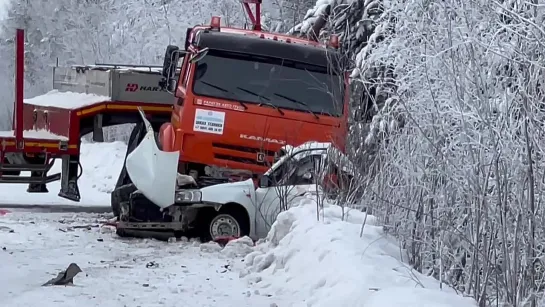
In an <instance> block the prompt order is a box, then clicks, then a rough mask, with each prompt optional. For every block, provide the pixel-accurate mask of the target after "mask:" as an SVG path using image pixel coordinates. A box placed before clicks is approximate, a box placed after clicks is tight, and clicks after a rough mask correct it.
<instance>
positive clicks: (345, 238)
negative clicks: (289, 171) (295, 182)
mask: <svg viewBox="0 0 545 307" xmlns="http://www.w3.org/2000/svg"><path fill="white" fill-rule="evenodd" d="M316 216H317V214H316V203H315V201H314V200H313V199H312V198H310V196H309V197H308V198H306V199H304V200H303V201H302V202H301V203H299V204H298V205H296V206H294V207H293V208H291V209H290V210H288V211H286V212H283V213H281V214H280V215H279V216H278V219H277V221H276V222H275V223H274V224H273V226H272V229H271V231H270V232H269V234H268V237H267V239H266V240H265V242H264V243H261V244H258V245H257V246H256V247H255V248H254V251H253V252H251V253H250V254H248V255H247V256H246V257H245V260H244V262H245V264H246V269H245V271H243V273H242V276H243V277H244V278H246V279H247V280H248V281H249V282H250V283H252V284H254V286H255V287H257V288H260V292H262V293H267V294H268V295H271V296H277V295H282V296H286V295H288V296H293V297H294V298H295V299H296V300H298V301H300V302H301V304H300V305H295V306H313V307H319V306H324V307H331V306H350V307H357V306H365V307H390V306H391V307H393V306H396V307H397V306H404V307H413V306H414V307H425V306H434V307H441V306H444V307H464V306H476V304H475V302H474V300H472V299H470V298H464V297H461V296H458V295H457V294H455V293H454V291H453V290H452V289H450V288H447V289H446V290H440V289H439V286H440V285H439V282H438V281H437V280H435V279H433V278H431V277H426V276H424V275H422V274H419V273H418V272H415V271H413V270H411V269H410V267H409V266H408V265H407V264H405V263H404V262H403V259H402V257H404V255H403V256H402V255H401V251H400V248H399V246H398V244H397V243H396V242H395V241H394V240H392V239H391V238H389V237H387V236H385V235H384V233H383V231H382V228H381V227H378V226H374V225H373V224H375V219H374V217H373V216H368V217H367V220H366V225H365V227H364V231H363V236H362V237H360V231H361V225H362V223H363V221H364V220H365V218H366V216H365V213H361V212H359V211H356V210H352V211H348V212H347V213H345V214H344V216H345V218H344V221H343V220H342V217H343V213H342V209H341V208H340V207H338V206H333V205H330V206H327V205H326V207H325V208H324V210H323V211H322V212H321V213H320V216H321V220H322V221H320V222H318V221H317V218H316ZM228 246H229V244H228ZM226 248H227V247H226ZM443 288H446V287H445V286H444V287H443ZM303 302H304V303H303Z"/></svg>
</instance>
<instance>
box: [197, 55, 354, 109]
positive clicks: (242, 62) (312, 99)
mask: <svg viewBox="0 0 545 307" xmlns="http://www.w3.org/2000/svg"><path fill="white" fill-rule="evenodd" d="M343 92H344V81H343V76H342V74H340V75H339V74H334V73H332V72H328V68H327V67H319V66H314V65H308V64H304V63H298V62H293V61H287V60H282V59H277V58H269V57H261V56H255V55H248V54H240V53H231V52H221V51H216V50H210V52H209V53H208V54H207V55H206V56H205V57H204V58H203V59H202V60H200V61H199V62H198V65H197V71H196V74H195V78H194V82H193V93H195V94H196V95H202V96H208V97H215V98H222V99H228V100H235V101H239V102H242V103H251V104H259V105H262V106H265V107H267V106H268V107H274V108H279V109H288V110H297V111H301V112H307V113H313V114H315V115H316V114H318V115H327V116H336V117H338V116H341V115H342V112H343V94H344V93H343Z"/></svg>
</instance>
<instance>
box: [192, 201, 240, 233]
mask: <svg viewBox="0 0 545 307" xmlns="http://www.w3.org/2000/svg"><path fill="white" fill-rule="evenodd" d="M197 223H198V225H197V229H198V232H199V233H198V234H197V235H198V236H199V237H200V238H201V241H202V242H208V241H216V240H218V239H221V238H240V237H244V236H247V235H249V234H250V219H249V217H248V213H246V210H245V209H244V208H243V207H242V206H240V205H238V204H232V205H231V204H228V205H224V206H223V207H222V208H221V209H220V210H219V211H216V210H214V209H212V208H206V209H201V212H200V213H199V216H198V218H197Z"/></svg>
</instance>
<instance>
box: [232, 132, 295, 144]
mask: <svg viewBox="0 0 545 307" xmlns="http://www.w3.org/2000/svg"><path fill="white" fill-rule="evenodd" d="M240 138H241V139H245V140H253V141H258V142H265V143H275V144H280V145H285V144H286V141H284V140H277V139H271V138H263V137H260V136H255V135H247V134H241V135H240Z"/></svg>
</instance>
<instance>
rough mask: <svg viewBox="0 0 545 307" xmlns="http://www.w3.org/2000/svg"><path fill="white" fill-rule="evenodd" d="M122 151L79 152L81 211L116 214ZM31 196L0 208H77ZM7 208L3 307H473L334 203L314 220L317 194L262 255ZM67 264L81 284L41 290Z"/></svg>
mask: <svg viewBox="0 0 545 307" xmlns="http://www.w3.org/2000/svg"><path fill="white" fill-rule="evenodd" d="M124 154H125V145H124V144H122V143H103V144H88V143H85V144H83V146H82V165H83V168H84V172H83V175H82V178H81V181H80V190H81V192H82V202H81V204H82V205H95V206H96V205H104V206H109V194H108V192H109V191H111V190H112V188H113V186H114V184H115V181H116V180H117V175H118V173H119V170H120V168H121V166H122V162H123V157H124ZM57 167H59V166H57ZM25 190H26V186H19V185H0V193H1V195H2V196H3V197H2V202H3V203H10V204H13V203H19V204H74V203H72V202H70V201H67V200H64V199H61V198H59V197H57V196H56V194H57V193H58V184H50V185H49V190H50V191H51V192H50V193H49V194H46V195H44V194H33V195H32V194H31V195H29V194H26V193H25ZM1 208H2V205H1V204H0V263H2V269H1V270H0V271H1V272H2V274H0V297H1V298H2V300H1V303H0V306H9V307H18V306H21V307H23V306H43V307H47V306H52V307H53V306H54V307H63V306H75V305H77V306H80V307H91V306H101V307H109V306H112V307H113V306H142V307H151V306H181V305H183V306H188V307H190V306H201V307H203V306H219V307H223V306H266V307H270V306H278V307H310V306H312V307H338V306H346V307H359V306H362V307H394V306H395V307H398V306H403V307H468V306H476V304H475V302H474V301H473V300H471V299H469V298H463V297H461V296H459V295H457V294H455V293H454V291H453V290H451V289H449V288H448V287H446V286H444V285H443V287H442V288H443V290H440V284H439V282H438V281H436V280H434V279H433V278H431V277H426V276H423V275H421V274H419V273H417V272H414V271H412V270H411V269H410V268H409V266H408V265H407V264H406V263H405V262H404V256H403V252H402V251H401V250H400V248H399V245H398V244H397V243H396V242H395V240H393V239H391V238H389V237H388V236H386V235H385V234H384V233H383V232H382V228H381V227H379V226H376V225H375V224H376V223H377V222H376V221H375V219H374V217H372V216H367V217H366V215H365V214H364V213H361V212H359V211H356V210H352V211H347V212H345V214H343V212H342V210H341V208H340V207H337V206H332V205H330V206H326V207H325V209H324V210H323V211H320V212H319V214H317V212H316V204H315V201H314V199H313V198H312V196H309V197H308V198H306V199H304V200H303V201H302V202H300V203H298V204H293V208H291V209H290V210H288V211H286V212H283V213H281V214H280V215H279V217H278V219H277V221H276V223H275V224H274V225H273V228H272V229H271V231H270V232H269V235H268V237H267V239H266V240H264V241H263V242H261V243H259V244H257V246H255V247H254V246H253V245H252V244H251V242H248V240H245V239H248V238H243V239H240V240H237V241H233V242H230V243H229V244H228V245H227V246H226V247H225V248H221V247H220V246H219V245H217V244H215V243H206V244H199V243H198V242H174V243H164V242H157V241H153V240H141V239H132V240H127V239H120V238H118V237H117V236H116V235H115V233H114V232H113V230H111V229H110V228H108V227H100V224H101V222H102V221H104V220H106V218H108V217H109V216H104V215H99V214H89V213H44V212H37V211H31V210H28V209H27V210H25V209H14V210H11V211H10V212H7V211H2V210H1ZM317 216H319V217H320V218H319V220H318V218H317ZM364 221H365V227H364V228H363V235H362V236H361V237H360V232H361V225H362V224H363V223H364ZM71 262H75V263H77V264H78V265H79V266H80V267H81V268H82V270H83V273H80V274H79V275H78V276H76V278H75V279H74V281H75V286H72V287H64V286H60V287H41V284H43V283H44V282H46V281H47V280H49V279H50V278H52V277H54V276H55V275H56V274H57V273H58V272H59V270H62V269H64V268H66V267H67V266H68V264H69V263H71Z"/></svg>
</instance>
